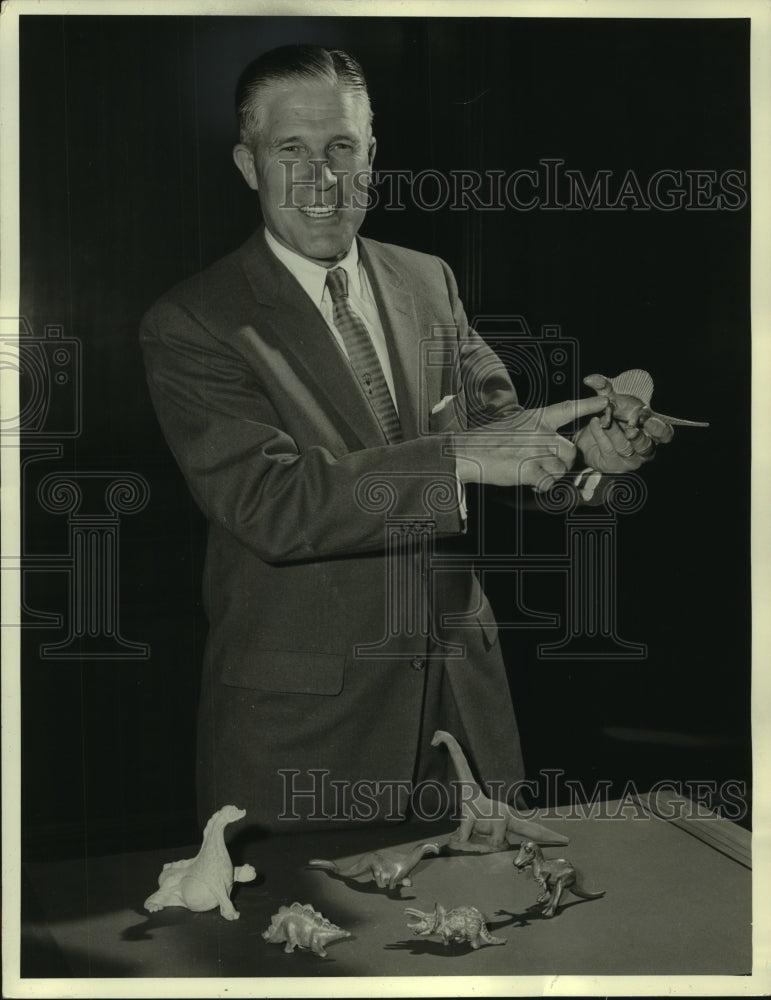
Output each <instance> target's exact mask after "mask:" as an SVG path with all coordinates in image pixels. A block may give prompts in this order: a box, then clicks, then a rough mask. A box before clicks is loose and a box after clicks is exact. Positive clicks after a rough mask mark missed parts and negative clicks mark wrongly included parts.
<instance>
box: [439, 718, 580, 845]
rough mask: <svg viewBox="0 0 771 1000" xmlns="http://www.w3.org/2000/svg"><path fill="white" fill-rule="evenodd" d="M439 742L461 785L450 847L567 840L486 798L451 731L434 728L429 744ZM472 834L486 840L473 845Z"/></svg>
mask: <svg viewBox="0 0 771 1000" xmlns="http://www.w3.org/2000/svg"><path fill="white" fill-rule="evenodd" d="M442 743H444V744H445V746H446V747H447V749H448V750H449V752H450V757H451V759H452V762H453V765H454V767H455V773H456V774H457V776H458V782H459V783H460V785H461V786H462V788H461V796H460V804H461V822H460V826H459V827H458V830H457V832H456V834H455V836H454V837H453V838H452V839H451V840H450V841H449V847H451V848H452V849H453V850H456V851H474V852H481V853H485V854H486V853H492V852H494V851H506V850H508V848H509V847H510V846H511V844H514V843H521V842H522V841H523V840H535V841H537V842H539V843H542V844H567V843H569V841H568V838H567V837H565V836H563V835H562V834H561V833H554V831H553V830H548V829H547V828H546V827H545V826H541V824H540V823H533V822H532V820H528V819H524V818H523V817H522V816H520V815H519V814H518V813H517V811H516V810H515V809H513V808H512V807H511V806H509V805H507V804H506V803H505V802H500V801H498V800H497V799H491V798H488V796H487V795H485V793H484V792H483V791H482V788H481V787H480V785H479V783H478V782H477V780H476V779H475V778H474V775H473V774H472V773H471V768H470V767H469V764H468V761H467V760H466V757H465V754H464V753H463V751H462V750H461V748H460V744H459V743H458V741H457V740H456V739H455V737H454V736H451V735H450V733H446V732H444V730H442V729H437V731H436V732H435V733H434V735H433V738H432V740H431V746H433V747H436V746H440V745H441V744H442ZM475 834H476V835H481V836H482V837H484V838H485V839H486V840H487V843H482V844H479V843H473V844H472V843H471V842H470V841H471V837H472V835H475Z"/></svg>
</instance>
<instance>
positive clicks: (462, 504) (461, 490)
mask: <svg viewBox="0 0 771 1000" xmlns="http://www.w3.org/2000/svg"><path fill="white" fill-rule="evenodd" d="M455 478H456V480H457V482H458V513H459V514H460V519H461V522H462V523H461V534H463V535H465V534H466V531H467V530H468V507H466V487H465V486H464V485H463V483H462V482H461V481H460V476H459V475H458V473H457V472H456V473H455Z"/></svg>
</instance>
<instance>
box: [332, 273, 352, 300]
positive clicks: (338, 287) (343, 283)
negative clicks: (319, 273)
mask: <svg viewBox="0 0 771 1000" xmlns="http://www.w3.org/2000/svg"><path fill="white" fill-rule="evenodd" d="M327 288H328V289H329V294H330V295H331V296H332V301H333V302H339V301H340V300H341V299H347V298H348V274H347V273H346V270H345V268H344V267H334V268H332V270H331V271H327Z"/></svg>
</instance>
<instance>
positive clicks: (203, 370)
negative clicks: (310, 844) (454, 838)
mask: <svg viewBox="0 0 771 1000" xmlns="http://www.w3.org/2000/svg"><path fill="white" fill-rule="evenodd" d="M236 103H237V111H238V118H239V124H240V132H241V134H240V142H239V144H238V145H237V146H236V147H235V150H234V158H235V162H236V164H237V166H238V169H239V170H240V172H241V173H242V174H243V176H244V178H245V179H246V182H247V184H248V185H249V186H250V187H251V188H252V189H254V190H255V191H256V192H257V195H258V197H259V203H260V208H261V211H262V218H263V225H261V226H260V227H259V228H258V230H257V231H256V232H255V233H254V235H253V236H252V237H251V238H250V239H249V240H248V241H247V243H246V244H245V245H244V246H243V247H241V248H240V249H239V250H237V251H236V252H235V253H233V254H231V255H229V256H228V257H226V258H224V259H223V260H221V261H219V262H217V263H215V264H214V265H213V266H211V267H210V268H208V269H207V270H206V271H205V272H203V273H202V274H200V275H198V276H196V277H194V278H192V279H190V280H188V281H186V282H184V283H183V284H181V285H179V286H178V287H176V288H175V289H172V290H171V291H170V292H169V293H167V295H165V296H164V297H163V298H162V299H161V300H160V301H159V302H158V303H156V305H155V306H154V307H153V308H152V309H151V310H150V311H149V312H148V314H147V315H146V317H145V319H144V321H143V324H142V331H141V339H142V346H143V350H144V354H145V361H146V366H147V372H148V383H149V386H150V391H151V394H152V398H153V402H154V405H155V407H156V411H157V414H158V418H159V420H160V423H161V426H162V428H163V430H164V433H165V435H166V438H167V440H168V442H169V445H170V447H171V450H172V451H173V453H174V455H175V457H176V459H177V461H178V463H179V465H180V468H181V469H182V472H183V474H184V475H185V478H186V480H187V482H188V485H189V487H190V490H191V492H192V495H193V497H194V498H195V500H196V502H197V503H198V504H199V505H200V507H201V509H202V510H203V511H204V513H205V515H206V517H207V518H208V521H209V539H208V551H207V559H206V568H205V579H204V589H203V593H204V606H205V610H206V613H207V616H208V619H209V624H210V632H209V636H208V640H207V646H206V651H205V658H204V673H203V684H202V688H201V704H200V714H199V724H198V792H199V814H200V819H201V822H202V823H203V822H204V821H205V820H206V819H207V818H208V816H209V815H210V814H211V813H212V812H214V811H215V810H216V809H218V808H220V807H221V806H223V805H226V804H234V805H237V806H239V807H241V808H246V810H247V820H246V822H247V823H251V824H254V825H256V826H258V827H260V828H262V829H270V830H286V829H290V830H292V829H298V828H302V827H307V826H314V825H315V826H318V825H321V824H330V825H340V824H342V825H349V824H351V823H356V822H361V821H369V820H377V821H391V820H395V819H399V818H402V817H403V816H404V815H406V814H408V813H409V812H410V810H412V811H413V812H416V813H420V812H422V813H423V814H424V815H436V814H437V811H438V810H440V809H441V807H442V805H445V806H446V805H447V801H448V800H446V799H445V800H444V802H443V801H442V795H441V789H443V788H444V787H446V782H447V780H448V779H449V778H450V777H452V773H453V772H452V770H451V769H449V765H448V760H447V757H446V755H445V754H443V753H442V752H441V749H439V750H437V749H436V748H432V747H431V738H432V736H433V733H434V731H435V730H436V729H443V730H446V731H449V732H451V733H452V734H453V735H454V736H455V737H456V738H457V739H458V741H459V742H460V743H461V745H462V746H463V748H464V750H465V751H466V754H467V756H468V759H469V761H470V763H471V766H472V769H473V771H474V773H475V775H476V776H478V777H479V778H481V780H482V781H483V782H484V783H487V784H488V785H489V786H490V787H491V788H494V789H496V790H497V793H498V794H499V795H501V796H505V795H507V794H508V795H509V797H512V796H513V794H514V792H515V790H516V785H517V782H519V781H521V780H522V779H523V777H524V769H523V764H522V758H521V752H520V746H519V738H518V734H517V725H516V722H515V717H514V712H513V708H512V702H511V697H510V694H509V687H508V683H507V678H506V672H505V669H504V665H503V662H502V658H501V654H500V649H499V645H498V641H497V630H496V626H495V622H494V619H493V616H492V613H491V610H490V607H489V604H488V603H487V601H486V599H485V597H484V594H483V593H482V590H481V588H480V585H479V582H478V580H477V577H476V576H475V574H474V573H473V571H472V570H471V569H470V568H469V569H443V570H442V572H433V571H432V567H431V564H430V561H429V555H428V553H430V552H432V551H433V549H434V547H436V549H437V550H442V549H443V547H449V548H450V549H451V548H452V544H453V541H454V540H456V539H458V538H459V537H460V536H461V535H462V534H463V533H464V532H465V530H466V518H467V514H466V510H465V504H464V491H463V484H464V483H466V482H470V481H474V482H482V483H495V484H498V485H505V486H523V485H528V486H531V487H533V488H534V489H537V490H545V489H548V488H549V487H550V486H551V485H552V484H553V483H554V482H555V481H556V480H558V479H559V478H560V477H561V476H563V475H564V474H565V473H566V472H567V471H568V469H570V467H571V466H572V464H573V462H574V460H575V458H576V454H577V451H576V447H575V445H574V444H573V443H571V442H570V441H568V440H567V439H566V438H564V437H562V436H561V435H560V434H559V433H558V429H559V428H560V427H561V426H563V425H564V424H566V423H568V422H569V421H572V420H573V419H574V418H581V417H588V416H590V415H592V414H595V413H597V412H599V411H600V410H601V409H602V408H603V400H602V399H600V398H597V397H593V398H591V399H585V400H581V401H577V402H575V401H566V402H565V403H561V404H556V405H554V406H550V407H546V408H545V409H542V410H532V411H525V410H523V409H522V408H521V407H520V406H519V405H518V403H517V397H516V393H515V391H514V388H513V386H512V384H511V382H510V380H509V377H508V375H507V373H506V371H505V368H504V367H503V365H502V364H501V363H500V362H499V361H498V359H497V358H496V357H495V355H494V354H493V353H492V352H491V351H490V350H489V349H488V348H487V347H486V345H485V344H484V342H483V341H482V340H481V339H480V338H479V337H478V336H477V335H476V334H475V333H474V331H473V330H472V329H471V328H470V327H469V325H468V322H467V320H466V316H465V314H464V311H463V307H462V305H461V303H460V301H459V298H458V295H457V289H456V284H455V280H454V278H453V275H452V273H451V272H450V270H449V268H448V267H447V266H446V264H444V262H443V261H441V260H440V259H438V258H435V257H431V256H427V255H425V254H421V253H416V252H414V251H411V250H407V249H404V248H400V247H394V246H389V245H385V244H381V243H377V242H375V241H373V240H368V239H363V238H361V237H359V236H358V235H357V234H358V231H359V228H360V227H361V224H362V222H363V220H364V216H365V208H364V198H363V197H362V192H363V191H364V190H365V188H366V179H367V176H368V172H369V171H370V169H371V167H372V164H373V160H374V156H375V139H374V138H373V136H372V128H371V122H372V113H371V109H370V104H369V98H368V95H367V89H366V84H365V82H364V77H363V74H362V71H361V68H360V67H359V65H358V64H357V63H356V62H355V60H353V59H352V58H351V57H350V56H348V55H347V54H345V53H343V52H336V51H327V50H325V49H320V48H316V47H311V46H288V47H285V48H282V49H278V50H275V51H273V52H269V53H267V54H265V55H263V56H261V57H260V58H258V59H257V60H255V62H254V63H252V64H251V65H250V66H249V67H247V69H246V70H245V71H244V73H243V74H242V77H241V80H240V82H239V86H238V92H237V97H236ZM427 341H430V342H431V343H432V345H434V346H435V347H436V348H437V349H439V348H441V355H442V365H441V366H440V367H437V366H426V365H425V364H423V363H422V359H423V354H422V351H421V343H425V342H427ZM583 436H584V440H585V441H586V442H587V447H588V446H589V445H591V448H592V450H593V464H594V465H595V467H599V468H601V469H602V470H604V471H623V470H625V469H634V468H637V467H638V466H639V465H640V464H641V463H642V462H643V461H644V460H646V459H647V458H648V457H649V456H650V454H651V453H652V451H653V449H654V442H652V441H651V440H650V439H649V438H648V437H647V436H646V435H645V434H642V433H637V434H636V436H633V438H634V439H633V440H629V439H628V438H627V437H626V436H625V435H624V434H623V433H622V432H621V430H620V429H619V428H618V427H616V426H615V425H613V426H612V427H611V428H609V429H608V431H607V432H604V431H602V430H601V429H600V428H599V425H598V423H597V421H596V420H592V421H590V423H589V424H588V425H587V429H586V430H585V431H584V432H583ZM427 793H428V794H427ZM522 832H523V833H524V834H526V835H527V836H528V837H531V838H533V839H539V832H540V833H542V834H543V833H544V831H542V830H541V831H539V830H538V829H535V828H533V827H532V825H528V824H526V823H524V824H523V825H522Z"/></svg>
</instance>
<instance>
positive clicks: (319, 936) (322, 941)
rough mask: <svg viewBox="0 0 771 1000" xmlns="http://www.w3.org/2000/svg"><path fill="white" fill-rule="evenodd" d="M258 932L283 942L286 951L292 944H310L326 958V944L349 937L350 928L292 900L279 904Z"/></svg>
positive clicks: (318, 953)
mask: <svg viewBox="0 0 771 1000" xmlns="http://www.w3.org/2000/svg"><path fill="white" fill-rule="evenodd" d="M262 936H263V938H264V939H265V940H266V941H269V942H270V943H271V944H283V945H284V951H285V952H286V953H287V954H290V955H291V954H292V952H293V951H294V950H295V948H310V950H311V951H312V952H313V954H314V955H318V956H319V957H320V958H326V955H327V952H326V945H328V944H331V942H332V941H342V940H343V939H344V938H349V937H350V936H351V932H350V931H344V930H343V929H342V927H338V926H337V924H333V923H332V921H331V920H327V918H326V917H324V916H322V915H321V914H320V913H319V912H318V910H314V909H313V907H312V906H311V904H310V903H305V904H303V903H292V905H291V906H280V907H279V910H278V913H274V914H273V916H272V917H271V918H270V927H268V929H267V930H266V931H263V932H262Z"/></svg>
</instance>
